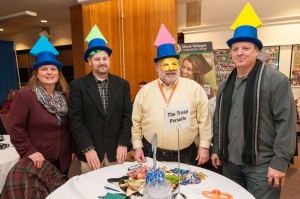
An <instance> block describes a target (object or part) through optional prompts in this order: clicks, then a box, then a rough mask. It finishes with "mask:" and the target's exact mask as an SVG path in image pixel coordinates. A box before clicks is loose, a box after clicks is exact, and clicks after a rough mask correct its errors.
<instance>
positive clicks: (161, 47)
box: [131, 24, 212, 165]
mask: <svg viewBox="0 0 300 199" xmlns="http://www.w3.org/2000/svg"><path fill="white" fill-rule="evenodd" d="M175 43H176V42H175V40H174V39H173V37H172V35H171V34H170V33H169V31H168V30H167V28H166V27H165V26H164V25H163V24H162V25H161V27H160V30H159V33H158V35H157V38H156V41H155V43H154V45H155V46H156V47H157V57H156V58H154V62H155V69H156V71H157V73H158V79H156V80H154V81H152V82H150V83H148V84H146V85H145V86H144V87H143V88H142V89H141V90H140V91H139V92H138V94H137V96H136V98H135V101H134V105H133V113H132V122H133V127H132V131H131V132H132V144H133V148H134V149H135V160H136V161H138V162H144V161H145V156H147V157H153V153H152V149H151V144H150V142H151V138H152V136H153V133H157V135H158V142H157V147H158V148H157V153H156V156H157V160H159V161H177V160H178V156H177V154H178V152H177V149H178V144H177V143H178V140H177V130H173V131H166V130H165V129H164V110H165V109H166V108H167V107H173V106H176V105H181V104H189V105H190V114H191V115H190V127H188V128H182V129H180V134H181V135H184V136H181V137H180V144H179V145H180V147H179V149H180V154H181V155H180V157H181V158H180V161H181V162H184V163H188V164H198V165H202V164H204V163H205V162H206V161H207V160H208V158H209V152H208V149H209V146H210V143H211V137H212V133H211V131H212V124H211V119H210V112H209V107H208V98H207V95H206V93H205V91H204V90H203V88H202V87H201V86H200V85H199V84H198V83H196V82H195V81H193V80H189V79H186V78H181V77H179V65H178V59H179V55H178V54H176V51H175V47H174V44H175ZM197 135H200V142H199V149H197V147H196V145H195V143H194V140H195V137H196V136H197Z"/></svg>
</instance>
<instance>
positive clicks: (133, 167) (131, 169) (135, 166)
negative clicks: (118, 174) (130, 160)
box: [128, 164, 143, 171]
mask: <svg viewBox="0 0 300 199" xmlns="http://www.w3.org/2000/svg"><path fill="white" fill-rule="evenodd" d="M142 167H143V165H142V164H136V165H132V166H130V167H129V168H128V171H135V170H137V169H139V168H142Z"/></svg>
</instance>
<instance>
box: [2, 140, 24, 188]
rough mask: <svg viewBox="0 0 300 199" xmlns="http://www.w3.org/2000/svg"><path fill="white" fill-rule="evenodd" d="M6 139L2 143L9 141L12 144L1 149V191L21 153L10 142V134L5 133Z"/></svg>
mask: <svg viewBox="0 0 300 199" xmlns="http://www.w3.org/2000/svg"><path fill="white" fill-rule="evenodd" d="M4 139H5V140H4V141H1V142H0V143H8V144H9V145H10V146H9V148H6V149H4V150H0V192H1V191H2V187H3V185H4V183H5V179H6V176H7V174H8V172H9V170H10V169H11V168H12V167H13V166H14V165H15V164H16V163H17V162H18V161H19V158H20V156H19V154H18V153H17V151H16V149H15V148H14V147H13V146H12V144H11V142H10V137H9V135H4Z"/></svg>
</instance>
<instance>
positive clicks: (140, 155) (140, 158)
mask: <svg viewBox="0 0 300 199" xmlns="http://www.w3.org/2000/svg"><path fill="white" fill-rule="evenodd" d="M134 159H135V160H136V161H137V162H138V163H143V162H146V159H145V156H144V151H143V149H142V148H137V149H135V151H134Z"/></svg>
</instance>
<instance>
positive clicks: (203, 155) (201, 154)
mask: <svg viewBox="0 0 300 199" xmlns="http://www.w3.org/2000/svg"><path fill="white" fill-rule="evenodd" d="M208 158H209V151H208V149H207V148H204V147H199V149H198V154H197V157H196V160H198V163H197V165H198V166H199V165H202V164H204V163H205V162H207V160H208Z"/></svg>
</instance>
